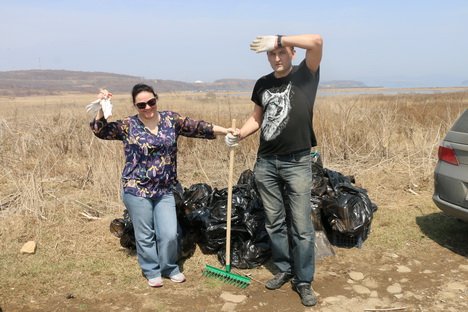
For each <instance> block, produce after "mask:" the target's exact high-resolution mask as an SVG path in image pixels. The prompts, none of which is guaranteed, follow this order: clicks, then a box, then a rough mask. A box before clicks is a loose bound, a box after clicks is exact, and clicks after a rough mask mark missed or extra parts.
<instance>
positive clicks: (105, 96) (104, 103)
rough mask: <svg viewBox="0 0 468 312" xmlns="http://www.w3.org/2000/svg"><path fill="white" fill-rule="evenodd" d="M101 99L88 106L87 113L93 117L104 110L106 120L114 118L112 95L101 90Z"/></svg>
mask: <svg viewBox="0 0 468 312" xmlns="http://www.w3.org/2000/svg"><path fill="white" fill-rule="evenodd" d="M98 97H99V98H98V99H97V100H95V101H93V102H91V103H90V104H88V105H87V106H86V111H87V112H88V113H91V114H93V115H96V114H97V112H98V111H99V110H100V109H102V112H103V113H104V118H105V119H107V118H109V117H110V116H112V102H111V97H112V93H110V92H108V91H107V90H105V89H101V90H100V92H99V96H98Z"/></svg>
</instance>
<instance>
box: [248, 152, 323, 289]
mask: <svg viewBox="0 0 468 312" xmlns="http://www.w3.org/2000/svg"><path fill="white" fill-rule="evenodd" d="M311 170H312V169H311V158H310V152H309V150H306V151H302V152H298V153H295V154H289V155H281V156H266V157H258V158H257V162H256V164H255V169H254V172H255V180H256V183H257V188H258V191H259V193H260V197H261V198H262V202H263V206H264V208H265V213H266V222H265V226H266V230H267V232H268V234H269V235H270V239H271V244H272V258H273V259H272V260H273V263H274V264H275V265H276V266H277V267H278V269H279V270H280V271H281V272H288V273H293V274H294V278H293V283H296V284H300V283H311V282H312V280H313V277H314V271H315V251H314V244H315V231H314V226H313V223H312V219H311V203H310V197H311V193H310V192H311V188H312V172H311Z"/></svg>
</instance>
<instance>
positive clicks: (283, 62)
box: [267, 47, 295, 74]
mask: <svg viewBox="0 0 468 312" xmlns="http://www.w3.org/2000/svg"><path fill="white" fill-rule="evenodd" d="M267 55H268V62H270V65H271V68H273V70H274V71H275V72H276V73H278V74H282V73H288V72H289V69H290V68H291V66H292V60H293V58H294V56H295V52H294V50H293V49H292V48H290V47H283V48H277V49H274V50H271V51H268V52H267Z"/></svg>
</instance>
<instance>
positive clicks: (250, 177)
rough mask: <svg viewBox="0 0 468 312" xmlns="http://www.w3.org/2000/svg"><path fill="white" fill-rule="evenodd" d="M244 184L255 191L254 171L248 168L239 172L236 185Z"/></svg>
mask: <svg viewBox="0 0 468 312" xmlns="http://www.w3.org/2000/svg"><path fill="white" fill-rule="evenodd" d="M241 184H246V185H248V186H249V187H250V188H252V189H253V190H255V191H257V184H256V183H255V175H254V172H253V171H252V170H250V169H247V170H245V171H243V172H242V173H241V175H240V176H239V180H237V185H241Z"/></svg>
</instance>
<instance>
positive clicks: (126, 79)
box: [0, 70, 365, 96]
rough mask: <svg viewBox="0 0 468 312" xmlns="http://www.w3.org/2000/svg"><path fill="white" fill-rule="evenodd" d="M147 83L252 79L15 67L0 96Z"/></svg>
mask: <svg viewBox="0 0 468 312" xmlns="http://www.w3.org/2000/svg"><path fill="white" fill-rule="evenodd" d="M140 82H143V83H147V84H150V85H152V86H154V87H155V88H156V90H157V92H178V91H195V92H196V91H204V92H208V91H251V90H252V88H253V86H254V84H255V80H250V79H220V80H216V81H214V82H201V81H197V82H193V83H191V82H183V81H175V80H162V79H144V78H141V77H136V76H129V75H120V74H112V73H104V72H81V71H69V70H18V71H4V72H0V96H27V95H51V94H61V93H70V92H76V93H93V92H96V89H98V88H100V87H105V88H108V89H109V90H112V92H114V93H127V92H128V93H129V92H130V91H131V88H132V86H133V85H135V84H137V83H140ZM320 86H321V87H322V88H355V87H365V85H364V84H363V83H361V82H358V81H331V82H322V83H321V85H320Z"/></svg>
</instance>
